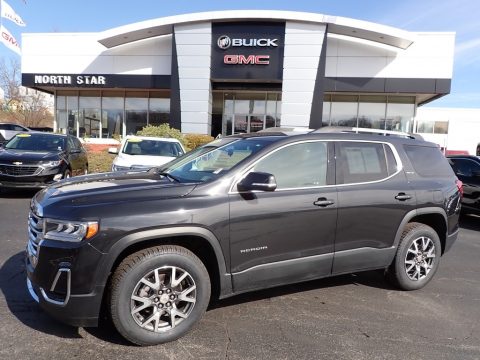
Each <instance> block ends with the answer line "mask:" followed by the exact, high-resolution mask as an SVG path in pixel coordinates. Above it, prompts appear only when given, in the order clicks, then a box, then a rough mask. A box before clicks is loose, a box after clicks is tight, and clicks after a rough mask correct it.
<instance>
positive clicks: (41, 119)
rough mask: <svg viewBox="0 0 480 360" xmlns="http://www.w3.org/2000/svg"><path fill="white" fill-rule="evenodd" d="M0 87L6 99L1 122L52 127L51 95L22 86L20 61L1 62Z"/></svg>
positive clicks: (1, 113) (0, 116)
mask: <svg viewBox="0 0 480 360" xmlns="http://www.w3.org/2000/svg"><path fill="white" fill-rule="evenodd" d="M0 87H1V88H2V89H3V91H4V97H5V99H4V104H3V106H2V111H1V112H0V120H2V121H13V122H16V123H19V124H22V125H25V126H29V127H42V126H47V127H52V124H53V115H52V113H51V105H50V103H49V101H48V100H49V95H48V94H45V93H42V92H40V91H37V90H34V89H28V88H25V87H23V86H22V84H21V70H20V62H19V60H18V59H10V64H9V65H7V64H6V63H5V60H4V59H1V60H0Z"/></svg>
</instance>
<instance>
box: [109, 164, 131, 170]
mask: <svg viewBox="0 0 480 360" xmlns="http://www.w3.org/2000/svg"><path fill="white" fill-rule="evenodd" d="M127 170H130V167H128V166H118V165H115V164H113V165H112V171H127Z"/></svg>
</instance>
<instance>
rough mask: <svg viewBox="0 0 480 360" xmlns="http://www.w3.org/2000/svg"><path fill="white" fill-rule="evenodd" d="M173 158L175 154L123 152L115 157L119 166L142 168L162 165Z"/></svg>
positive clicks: (115, 162)
mask: <svg viewBox="0 0 480 360" xmlns="http://www.w3.org/2000/svg"><path fill="white" fill-rule="evenodd" d="M173 159H175V157H174V156H151V155H128V154H123V153H121V154H119V155H118V156H117V158H116V159H115V161H114V164H115V165H117V166H125V167H130V168H132V169H135V168H138V169H140V168H151V167H154V166H160V165H163V164H166V163H167V162H169V161H172V160H173Z"/></svg>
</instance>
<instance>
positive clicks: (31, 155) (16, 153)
mask: <svg viewBox="0 0 480 360" xmlns="http://www.w3.org/2000/svg"><path fill="white" fill-rule="evenodd" d="M62 154H63V152H61V151H31V150H14V149H2V150H0V162H1V163H7V164H8V163H12V162H14V161H15V162H16V161H21V162H23V163H25V164H32V163H39V162H43V161H51V160H59V159H60V157H61V156H62Z"/></svg>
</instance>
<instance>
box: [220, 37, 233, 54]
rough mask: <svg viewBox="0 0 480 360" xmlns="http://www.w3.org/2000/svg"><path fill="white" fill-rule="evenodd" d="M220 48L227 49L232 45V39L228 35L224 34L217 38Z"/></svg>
mask: <svg viewBox="0 0 480 360" xmlns="http://www.w3.org/2000/svg"><path fill="white" fill-rule="evenodd" d="M217 45H218V47H219V48H220V49H223V50H226V49H228V48H229V47H230V46H231V45H232V40H231V39H230V38H229V37H228V36H227V35H222V36H220V37H219V38H218V40H217Z"/></svg>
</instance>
